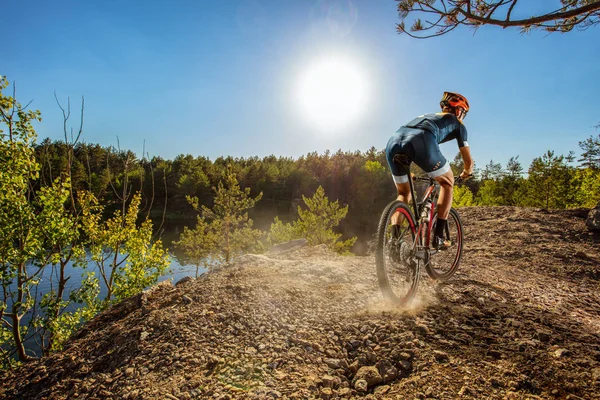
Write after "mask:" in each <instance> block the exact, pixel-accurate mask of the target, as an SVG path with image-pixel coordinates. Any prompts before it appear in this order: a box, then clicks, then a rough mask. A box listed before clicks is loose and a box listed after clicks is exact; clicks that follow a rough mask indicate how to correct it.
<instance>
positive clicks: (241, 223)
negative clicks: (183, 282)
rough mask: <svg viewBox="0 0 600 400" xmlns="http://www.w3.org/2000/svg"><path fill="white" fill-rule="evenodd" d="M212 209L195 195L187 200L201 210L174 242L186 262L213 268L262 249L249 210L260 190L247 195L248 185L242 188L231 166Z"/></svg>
mask: <svg viewBox="0 0 600 400" xmlns="http://www.w3.org/2000/svg"><path fill="white" fill-rule="evenodd" d="M213 190H214V192H215V198H214V204H213V207H212V209H211V208H208V207H207V206H200V205H199V202H198V198H196V197H188V201H189V202H190V204H191V205H192V206H193V207H194V209H196V210H197V211H199V212H201V216H199V217H198V220H197V222H196V227H195V228H194V229H188V228H186V229H184V232H183V234H182V235H181V237H180V239H179V241H178V242H176V243H175V245H176V246H177V247H178V248H180V249H181V250H183V252H184V253H185V257H186V259H187V260H188V261H190V262H192V263H193V264H195V265H197V266H198V265H201V266H205V267H207V268H211V267H214V266H216V265H220V264H223V263H228V262H230V261H232V260H233V259H234V258H235V257H237V256H239V255H241V254H244V253H247V252H250V251H261V250H262V246H261V238H262V236H263V232H261V231H260V230H258V229H254V228H253V227H252V226H253V221H252V219H250V218H249V216H248V210H249V209H252V208H253V207H254V205H255V204H256V203H257V202H258V201H259V200H260V199H261V198H262V192H261V193H260V194H259V195H258V196H256V197H255V198H252V197H250V188H246V189H243V190H242V189H241V188H240V185H239V182H238V180H237V177H236V174H235V172H234V171H233V167H232V166H228V167H227V170H226V172H225V175H224V176H223V180H222V181H220V182H219V183H218V185H217V187H216V188H213Z"/></svg>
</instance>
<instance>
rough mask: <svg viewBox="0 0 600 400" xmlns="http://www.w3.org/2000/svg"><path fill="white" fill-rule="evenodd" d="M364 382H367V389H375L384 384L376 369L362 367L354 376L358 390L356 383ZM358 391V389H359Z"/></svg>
mask: <svg viewBox="0 0 600 400" xmlns="http://www.w3.org/2000/svg"><path fill="white" fill-rule="evenodd" d="M360 380H364V381H365V382H367V388H370V387H373V386H375V385H377V384H379V383H381V382H383V378H382V377H381V374H379V371H378V370H377V368H376V367H372V366H370V367H360V369H359V370H358V371H357V372H356V375H355V376H354V380H353V382H354V387H355V388H356V382H358V381H360ZM357 390H358V389H357Z"/></svg>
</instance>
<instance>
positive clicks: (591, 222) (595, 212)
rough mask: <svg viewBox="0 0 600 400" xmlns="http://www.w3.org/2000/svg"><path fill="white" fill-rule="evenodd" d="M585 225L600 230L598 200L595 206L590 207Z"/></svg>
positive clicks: (590, 228)
mask: <svg viewBox="0 0 600 400" xmlns="http://www.w3.org/2000/svg"><path fill="white" fill-rule="evenodd" d="M585 225H586V226H587V227H588V229H589V230H591V231H599V232H600V201H599V202H598V204H596V207H594V208H592V209H591V210H590V212H589V213H588V216H587V220H586V221H585Z"/></svg>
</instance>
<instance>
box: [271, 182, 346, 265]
mask: <svg viewBox="0 0 600 400" xmlns="http://www.w3.org/2000/svg"><path fill="white" fill-rule="evenodd" d="M302 200H303V201H304V204H305V205H306V208H305V209H302V208H301V207H300V206H299V207H298V220H296V221H294V222H293V223H291V224H289V223H288V224H284V223H282V222H281V221H280V220H279V219H278V218H275V221H274V222H273V224H272V225H271V230H270V232H269V236H268V240H269V242H270V243H272V244H274V243H278V242H283V241H288V240H292V239H299V238H305V239H306V240H308V243H309V244H310V245H311V246H315V245H318V244H325V245H327V246H328V247H329V248H330V249H332V250H334V251H337V252H338V253H341V254H348V253H349V252H350V249H351V248H352V246H353V245H354V242H355V241H356V238H355V237H353V238H350V239H348V240H345V241H339V239H340V237H341V236H342V235H341V234H339V233H335V232H334V231H333V229H332V228H335V227H336V226H338V225H339V223H340V221H341V220H342V219H344V218H345V217H346V214H347V213H348V206H345V207H340V206H339V204H338V202H337V200H336V201H335V202H333V203H331V202H330V201H329V199H328V198H327V197H326V196H325V190H323V187H322V186H319V187H318V188H317V190H316V192H315V194H314V195H313V196H312V197H310V198H308V197H305V196H302Z"/></svg>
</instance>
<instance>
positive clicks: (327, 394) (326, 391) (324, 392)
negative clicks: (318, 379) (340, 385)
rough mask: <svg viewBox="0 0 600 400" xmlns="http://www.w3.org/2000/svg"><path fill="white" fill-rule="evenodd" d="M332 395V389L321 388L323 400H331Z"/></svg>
mask: <svg viewBox="0 0 600 400" xmlns="http://www.w3.org/2000/svg"><path fill="white" fill-rule="evenodd" d="M332 394H333V391H332V390H331V388H328V387H324V388H321V398H322V399H329V398H330V397H331V395H332Z"/></svg>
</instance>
